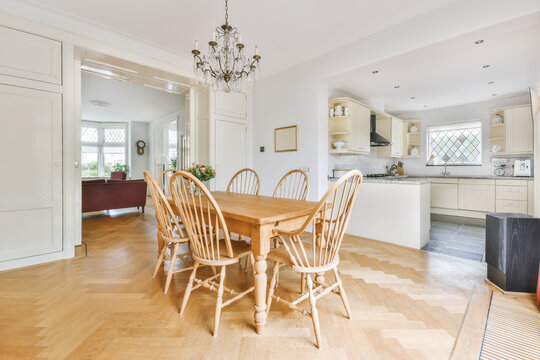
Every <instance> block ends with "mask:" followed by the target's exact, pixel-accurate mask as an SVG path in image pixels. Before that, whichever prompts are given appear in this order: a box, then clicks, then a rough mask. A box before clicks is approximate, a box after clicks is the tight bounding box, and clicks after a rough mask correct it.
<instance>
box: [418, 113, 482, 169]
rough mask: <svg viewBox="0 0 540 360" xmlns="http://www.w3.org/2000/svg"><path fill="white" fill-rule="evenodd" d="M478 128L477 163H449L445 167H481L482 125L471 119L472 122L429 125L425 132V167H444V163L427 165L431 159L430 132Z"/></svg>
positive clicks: (478, 120) (480, 121) (478, 121)
mask: <svg viewBox="0 0 540 360" xmlns="http://www.w3.org/2000/svg"><path fill="white" fill-rule="evenodd" d="M473 128H478V129H479V130H480V136H479V138H478V139H479V141H480V142H479V144H478V145H477V149H478V151H479V152H480V155H479V161H478V162H477V163H473V162H471V163H467V162H461V163H450V162H448V163H447V164H446V165H447V166H482V159H483V155H484V154H483V141H482V140H483V123H482V120H480V119H473V120H463V121H455V122H449V123H442V124H433V125H429V126H428V127H427V130H426V161H427V163H426V166H445V163H444V162H437V163H434V164H429V159H430V157H431V154H432V151H431V133H432V132H440V131H456V130H465V129H473Z"/></svg>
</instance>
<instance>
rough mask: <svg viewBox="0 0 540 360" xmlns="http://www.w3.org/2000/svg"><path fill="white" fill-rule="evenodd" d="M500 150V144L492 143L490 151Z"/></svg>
mask: <svg viewBox="0 0 540 360" xmlns="http://www.w3.org/2000/svg"><path fill="white" fill-rule="evenodd" d="M501 150H502V146H501V145H499V144H495V145H493V147H492V148H491V151H492V152H499V151H501Z"/></svg>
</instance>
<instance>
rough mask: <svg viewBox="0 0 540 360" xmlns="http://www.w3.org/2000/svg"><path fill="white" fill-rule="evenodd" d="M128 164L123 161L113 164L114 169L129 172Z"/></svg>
mask: <svg viewBox="0 0 540 360" xmlns="http://www.w3.org/2000/svg"><path fill="white" fill-rule="evenodd" d="M127 169H128V166H127V165H124V164H122V163H116V164H114V165H113V166H112V171H122V172H127Z"/></svg>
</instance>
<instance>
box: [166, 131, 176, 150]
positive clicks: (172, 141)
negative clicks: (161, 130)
mask: <svg viewBox="0 0 540 360" xmlns="http://www.w3.org/2000/svg"><path fill="white" fill-rule="evenodd" d="M168 136H169V147H171V146H175V147H176V143H177V142H178V137H177V131H176V130H169V133H168Z"/></svg>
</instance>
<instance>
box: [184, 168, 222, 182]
mask: <svg viewBox="0 0 540 360" xmlns="http://www.w3.org/2000/svg"><path fill="white" fill-rule="evenodd" d="M187 171H189V172H190V173H192V174H193V175H194V176H195V177H196V178H197V179H199V180H201V181H202V182H205V181H208V180H211V179H213V178H215V177H216V170H214V169H212V167H211V166H210V165H202V164H198V165H193V166H192V167H190V168H189V169H187Z"/></svg>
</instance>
